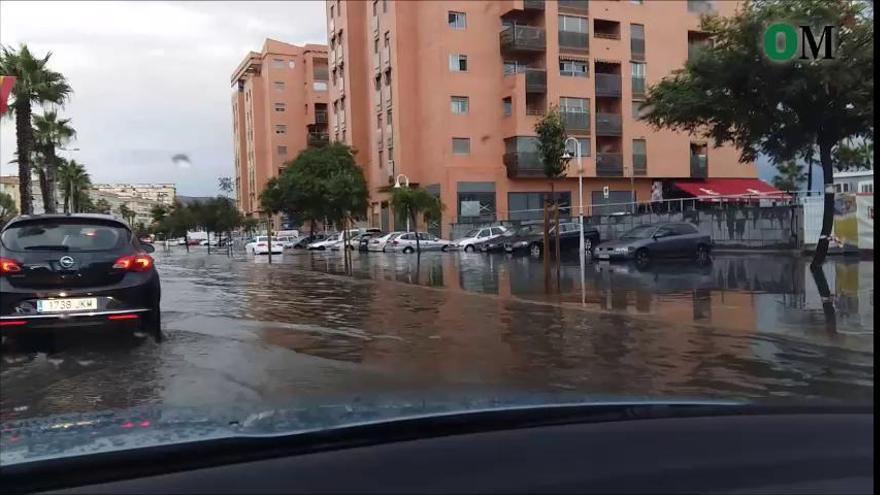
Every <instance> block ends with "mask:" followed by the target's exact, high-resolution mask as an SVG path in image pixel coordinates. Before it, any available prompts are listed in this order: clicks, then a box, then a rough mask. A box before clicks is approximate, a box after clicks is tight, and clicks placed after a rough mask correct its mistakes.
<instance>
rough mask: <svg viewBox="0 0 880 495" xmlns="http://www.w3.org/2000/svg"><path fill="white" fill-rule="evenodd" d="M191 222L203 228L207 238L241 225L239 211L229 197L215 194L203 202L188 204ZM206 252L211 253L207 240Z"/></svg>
mask: <svg viewBox="0 0 880 495" xmlns="http://www.w3.org/2000/svg"><path fill="white" fill-rule="evenodd" d="M189 210H190V213H191V215H192V221H193V224H194V225H196V226H198V227H201V228H203V229H205V231H206V232H207V234H208V239H209V240H210V239H211V233H212V232H213V233H214V234H218V233H224V232H227V233H228V232H230V231H231V230H232V229H235V228H236V227H238V226H239V225H241V213H240V212H239V211H238V209H237V208H236V207H235V204H233V202H232V201H230V200H229V198H226V197H223V196H217V197H216V198H211V199H209V200H206V201H204V202H195V203H193V204H191V205H189ZM208 254H211V243H210V242H208Z"/></svg>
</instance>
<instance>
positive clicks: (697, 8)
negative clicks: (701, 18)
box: [687, 0, 715, 14]
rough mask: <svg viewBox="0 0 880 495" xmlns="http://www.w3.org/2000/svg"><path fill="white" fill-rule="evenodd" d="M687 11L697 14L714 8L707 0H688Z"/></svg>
mask: <svg viewBox="0 0 880 495" xmlns="http://www.w3.org/2000/svg"><path fill="white" fill-rule="evenodd" d="M687 5H688V12H694V13H697V14H709V13H711V12H713V11H714V10H715V7H713V6H712V2H710V1H709V0H688V3H687Z"/></svg>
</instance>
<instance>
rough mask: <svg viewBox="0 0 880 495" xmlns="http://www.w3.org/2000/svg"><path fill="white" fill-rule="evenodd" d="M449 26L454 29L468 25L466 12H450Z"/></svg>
mask: <svg viewBox="0 0 880 495" xmlns="http://www.w3.org/2000/svg"><path fill="white" fill-rule="evenodd" d="M449 27H451V28H452V29H464V28H466V27H467V14H465V13H464V12H452V11H450V12H449Z"/></svg>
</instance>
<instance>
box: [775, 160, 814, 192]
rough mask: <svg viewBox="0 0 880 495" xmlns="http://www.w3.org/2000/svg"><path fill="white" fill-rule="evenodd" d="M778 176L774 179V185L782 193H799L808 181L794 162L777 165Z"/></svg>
mask: <svg viewBox="0 0 880 495" xmlns="http://www.w3.org/2000/svg"><path fill="white" fill-rule="evenodd" d="M776 170H777V174H776V177H773V185H774V186H775V187H776V188H777V189H779V190H780V191H799V190H800V187H801V184H802V183H803V182H804V179H806V174H804V172H803V171H802V170H801V167H800V165H798V164H797V162H795V161H794V160H790V161H787V162H783V163H780V164H778V165H776Z"/></svg>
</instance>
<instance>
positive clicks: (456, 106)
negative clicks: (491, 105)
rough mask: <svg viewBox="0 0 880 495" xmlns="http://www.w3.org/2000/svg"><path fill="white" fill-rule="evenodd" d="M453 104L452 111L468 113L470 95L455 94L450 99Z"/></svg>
mask: <svg viewBox="0 0 880 495" xmlns="http://www.w3.org/2000/svg"><path fill="white" fill-rule="evenodd" d="M450 103H451V105H452V113H454V114H464V113H468V97H467V96H453V97H452V99H451V100H450Z"/></svg>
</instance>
